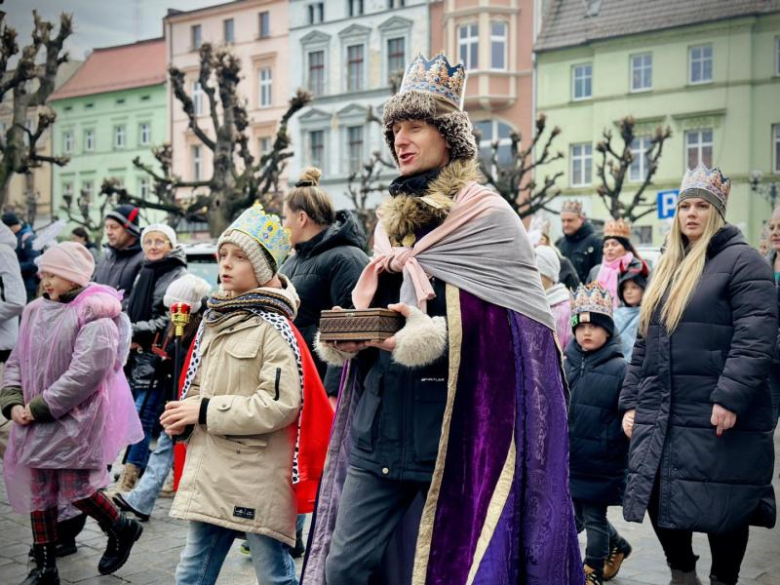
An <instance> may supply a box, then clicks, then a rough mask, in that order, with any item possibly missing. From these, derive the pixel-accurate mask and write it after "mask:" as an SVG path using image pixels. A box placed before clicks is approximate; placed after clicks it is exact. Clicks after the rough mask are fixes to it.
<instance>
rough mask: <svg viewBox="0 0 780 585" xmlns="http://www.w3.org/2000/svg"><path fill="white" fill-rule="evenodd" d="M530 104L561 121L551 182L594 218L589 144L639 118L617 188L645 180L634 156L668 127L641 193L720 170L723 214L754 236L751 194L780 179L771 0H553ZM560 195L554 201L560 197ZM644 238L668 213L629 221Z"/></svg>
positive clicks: (764, 205) (655, 235)
mask: <svg viewBox="0 0 780 585" xmlns="http://www.w3.org/2000/svg"><path fill="white" fill-rule="evenodd" d="M535 51H536V63H537V72H536V74H537V87H536V110H537V111H538V112H544V113H546V114H547V116H548V119H549V122H550V124H553V125H557V126H560V127H561V128H562V130H563V133H562V134H561V136H560V137H559V138H558V142H557V147H556V148H557V149H560V150H563V151H564V152H565V154H566V157H565V158H564V159H563V160H562V161H559V162H558V163H557V166H556V167H555V168H550V169H549V170H547V168H545V170H544V171H542V172H544V173H548V172H549V173H552V172H553V171H555V170H562V171H564V175H563V177H562V178H561V179H560V180H559V185H561V186H562V187H563V194H564V195H565V196H576V197H578V198H581V199H582V200H583V202H584V204H585V208H586V209H587V210H588V211H589V215H590V216H591V217H593V218H595V219H604V218H606V217H607V216H608V214H607V210H606V207H605V206H604V204H603V203H602V202H601V200H600V199H599V198H598V196H596V195H595V189H596V187H597V186H598V179H597V174H596V163H597V162H598V161H600V160H601V155H600V153H598V152H597V151H596V148H595V146H596V143H597V142H598V141H599V140H600V139H601V136H602V131H603V130H604V128H607V127H610V128H612V129H613V134H614V135H615V138H614V139H613V144H617V145H620V146H622V141H621V140H620V138H619V132H618V131H617V122H618V120H620V119H621V118H622V117H624V116H627V115H632V116H634V118H635V119H636V120H637V128H638V131H637V140H636V141H635V153H636V156H635V158H636V160H635V162H634V166H633V167H632V169H631V172H630V173H629V175H630V177H629V179H633V180H634V182H631V181H629V183H628V184H627V185H626V186H625V187H624V189H623V195H628V194H630V193H632V192H633V191H634V190H635V189H636V185H637V183H636V180H639V178H640V177H643V176H644V165H645V164H646V163H647V161H646V159H645V157H644V156H642V153H643V152H644V150H645V149H646V148H647V146H648V141H649V136H650V134H652V132H653V130H654V128H655V127H656V126H658V125H659V124H660V125H663V126H666V125H668V126H670V127H671V130H672V132H673V136H672V138H670V139H669V140H667V142H666V143H665V145H664V151H663V155H662V157H661V159H660V161H659V168H658V172H657V174H656V175H655V177H654V179H653V185H652V186H651V187H650V191H651V192H652V194H653V196H654V197H655V193H656V192H658V191H662V190H668V189H676V188H677V187H679V184H680V180H681V178H682V176H683V174H684V172H685V169H686V167H687V166H688V165H694V166H695V164H696V163H698V162H703V163H704V164H706V165H708V166H719V167H720V168H721V169H722V170H723V172H724V174H726V175H727V176H729V177H730V178H731V179H732V181H733V187H732V190H731V197H730V201H729V207H728V215H727V219H728V220H729V221H730V222H731V223H734V224H736V225H738V226H739V227H740V228H742V229H743V231H744V232H745V235H746V237H747V238H748V239H749V241H750V242H751V243H753V244H757V243H758V239H759V236H760V233H761V230H762V226H763V222H765V221H766V220H767V219H768V218H769V215H770V204H769V203H768V202H767V201H766V200H765V199H764V198H762V197H761V196H760V195H759V194H758V193H756V192H754V191H752V190H751V185H750V178H751V173H752V172H753V171H760V172H761V173H762V174H763V184H764V185H766V184H767V183H770V182H772V181H775V182H780V0H745V1H741V2H724V1H722V0H690V1H685V2H681V1H680V0H653V1H648V0H585V1H583V0H551V1H549V2H547V3H546V6H545V13H544V17H543V22H542V28H541V31H540V34H539V37H538V39H537V43H536V46H535ZM561 199H562V198H559V202H560V200H561ZM636 228H637V229H636V230H635V232H636V233H637V237H639V236H640V235H641V239H642V240H643V243H654V244H655V245H658V244H660V243H661V242H662V241H663V237H664V235H665V233H666V232H667V230H668V220H661V219H659V218H658V217H657V215H656V214H653V215H651V216H648V217H646V218H644V219H643V220H640V221H639V222H638V225H637V226H636Z"/></svg>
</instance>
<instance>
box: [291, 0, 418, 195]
mask: <svg viewBox="0 0 780 585" xmlns="http://www.w3.org/2000/svg"><path fill="white" fill-rule="evenodd" d="M289 6H290V63H289V65H290V68H289V75H288V80H289V92H290V93H292V92H294V91H295V90H296V89H297V88H299V87H304V88H308V89H309V90H310V91H311V92H312V94H313V101H312V104H311V106H310V107H308V108H306V109H305V110H303V111H302V112H301V113H300V114H299V115H297V116H295V117H294V118H293V119H292V120H291V124H290V132H291V136H292V140H293V150H294V151H295V155H294V156H293V158H291V159H290V166H289V174H288V176H289V177H290V179H294V178H296V177H297V176H298V175H299V174H300V172H301V171H302V170H303V168H305V167H307V166H310V165H311V166H315V167H319V168H321V169H322V171H323V177H322V180H321V184H322V185H323V187H324V188H325V189H326V190H327V192H328V193H329V194H330V195H331V197H332V198H333V199H334V202H335V204H336V206H337V207H338V208H345V207H351V206H352V204H351V202H350V200H349V198H348V197H347V184H348V179H349V177H350V175H352V174H354V173H359V171H360V168H361V165H362V163H363V162H364V161H366V160H367V159H368V158H369V157H370V156H371V153H373V152H375V151H379V152H381V153H382V156H383V157H384V158H385V160H388V161H392V158H391V156H390V152H389V150H388V149H387V146H386V145H385V140H384V134H383V130H382V127H381V124H378V123H376V122H371V123H369V122H368V121H367V120H368V116H369V112H372V113H373V114H374V115H376V116H379V117H380V118H381V111H382V106H383V104H384V103H385V102H386V101H387V99H388V98H389V97H390V96H391V94H392V89H391V84H390V77H391V75H392V74H393V73H396V72H403V70H404V69H405V68H406V66H407V65H408V63H409V62H411V60H412V59H413V58H414V57H415V56H416V55H417V54H418V53H422V54H424V55H426V56H427V55H429V53H430V48H431V45H430V34H429V6H428V1H427V0H345V1H344V2H330V1H328V2H321V1H320V2H313V1H310V0H291V1H290V4H289ZM395 175H396V172H395V170H394V169H383V170H382V172H381V174H380V181H381V182H385V183H389V181H390V180H392V179H393V178H395ZM381 197H382V195H381V194H376V195H375V199H376V201H379V200H380V199H381ZM376 201H374V203H375V202H376Z"/></svg>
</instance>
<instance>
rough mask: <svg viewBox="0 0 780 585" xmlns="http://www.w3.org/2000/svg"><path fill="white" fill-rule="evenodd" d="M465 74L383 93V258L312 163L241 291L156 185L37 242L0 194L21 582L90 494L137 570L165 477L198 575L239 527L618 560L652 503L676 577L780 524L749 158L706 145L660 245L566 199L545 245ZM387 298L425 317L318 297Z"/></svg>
mask: <svg viewBox="0 0 780 585" xmlns="http://www.w3.org/2000/svg"><path fill="white" fill-rule="evenodd" d="M465 79H466V73H465V70H464V69H463V67H462V66H459V65H458V66H452V65H450V63H449V62H448V61H447V60H446V58H445V57H443V56H438V57H436V58H434V59H432V60H430V61H428V60H426V59H424V58H423V57H422V56H420V57H418V58H417V59H416V60H415V61H414V62H413V63H412V64H411V65H410V66H409V68H408V69H407V72H406V75H405V76H404V79H403V82H402V84H401V87H400V89H399V92H398V93H397V94H396V95H395V96H394V97H393V98H391V99H390V100H389V101H388V103H387V104H386V105H385V108H384V114H383V115H384V131H385V137H386V139H387V143H388V146H389V148H390V151H391V152H392V153H393V157H394V159H395V162H396V163H397V165H398V168H399V176H398V178H397V179H395V180H394V181H393V182H392V184H391V185H390V187H389V193H390V197H389V198H388V199H387V200H386V201H385V202H384V203H383V204H382V206H381V208H380V210H379V213H378V224H377V227H376V231H375V233H374V235H373V245H372V248H373V256H372V257H371V258H369V256H368V255H367V254H366V252H365V250H366V249H367V247H368V241H367V237H366V234H364V233H363V230H362V228H361V227H360V225H359V224H358V222H357V221H356V219H355V217H354V216H353V215H352V214H351V213H348V212H336V211H335V209H334V206H333V202H332V200H331V198H330V196H329V195H328V194H327V193H326V191H325V190H324V189H323V188H322V187H321V186H320V184H319V183H320V178H321V172H320V171H319V170H318V169H314V168H310V169H306V170H305V171H304V172H303V173H302V175H301V176H300V178H299V180H298V181H297V182H296V183H295V184H294V186H293V187H292V188H290V189H289V191H288V192H287V193H286V194H285V197H284V204H283V213H282V216H283V217H281V218H280V217H278V216H276V215H274V214H273V213H269V212H268V211H266V210H265V209H263V207H262V206H260V205H259V204H256V205H254V206H253V207H251V208H249V209H247V210H245V211H244V212H243V213H242V214H241V215H240V216H238V217H237V218H236V219H235V220H234V221H233V223H232V224H231V225H230V226H229V227H228V228H227V229H226V230H225V231H224V232H223V233H222V234H221V235H220V237H219V239H218V241H217V261H218V265H219V280H220V282H219V289H218V290H212V287H211V285H210V284H209V283H208V282H206V281H204V280H203V279H201V278H199V277H197V276H195V275H193V274H191V273H189V272H188V269H187V261H186V256H185V254H184V252H183V250H182V247H181V246H180V245H179V243H178V238H177V234H176V232H175V231H174V230H173V229H172V228H171V227H169V226H168V225H166V224H159V223H155V224H150V225H147V226H145V227H142V226H141V225H140V218H139V210H138V209H137V208H136V207H134V206H132V205H119V206H118V207H116V208H115V209H113V210H112V211H110V212H109V213H108V214H107V215H106V217H105V218H104V228H105V232H104V233H105V236H106V239H107V245H106V246H105V247H104V248H103V250H98V249H97V248H96V247H95V245H94V244H93V243H92V242H91V240H90V237H89V234H88V233H86V232H85V231H84V230H80V229H76V230H74V231H73V233H72V241H68V242H62V243H57V244H55V245H52V246H50V247H48V248H47V249H45V250H44V251H41V250H38V249H37V246H36V245H35V243H34V241H35V235H34V233H33V232H32V230H31V229H30V228H29V226H26V225H24V224H23V222H21V221H20V219H19V218H18V217H17V216H16V215H15V214H13V213H6V214H4V215H3V218H2V219H3V224H2V225H0V363H1V364H2V365H1V366H0V367H2V368H3V370H2V384H0V412H2V415H3V416H4V417H5V418H6V419H7V420H4V421H3V423H2V426H1V427H0V439H2V440H1V441H0V445H1V446H2V448H3V450H4V452H5V457H4V466H3V474H4V479H5V484H6V493H7V495H8V500H9V502H10V503H11V505H12V507H13V509H14V510H15V511H16V512H18V513H23V514H27V515H29V517H30V521H31V527H32V533H33V534H32V536H33V538H32V547H31V551H30V555H31V558H32V561H33V568H32V570H31V571H30V573H29V575H28V576H27V578H26V580H25V581H24V584H25V585H34V584H56V583H59V577H58V570H57V558H58V557H62V556H65V555H69V554H76V553H77V552H78V547H77V540H76V537H77V536H78V534H79V532H80V531H81V530H82V529H83V527H84V523H85V521H86V518H87V516H90V517H92V518H93V519H94V520H95V521H96V522H97V523H98V525H99V526H100V527H101V528H102V529H103V531H104V532H105V533H106V535H107V539H108V542H107V545H106V550H105V553H104V555H103V556H102V558H101V559H100V561H99V564H98V570H99V572H100V573H101V574H111V573H114V572H116V571H117V570H118V569H119V568H120V567H122V566H123V565H124V563H125V562H127V560H128V558H129V557H130V555H131V552H132V549H133V547H134V545H135V543H136V542H138V540H139V539H140V538H142V534H143V523H144V522H146V521H148V520H149V519H150V517H151V515H152V514H153V511H154V508H155V502H156V500H157V498H158V497H160V496H161V495H166V492H170V491H172V490H169V489H166V486H165V484H166V479H167V478H168V477H169V476H174V477H175V478H176V479H175V482H176V483H177V484H178V485H176V489H175V499H174V501H173V504H172V507H171V512H170V513H171V516H173V517H174V518H178V519H181V520H183V521H186V523H187V528H186V544H185V546H184V549H183V551H182V553H181V558H180V561H179V563H178V566H177V567H176V571H175V575H176V577H175V579H176V583H179V584H181V585H184V584H193V583H199V584H209V583H216V581H217V579H218V576H219V573H220V570H221V567H222V564H223V562H224V560H225V558H226V556H227V554H228V551H229V550H230V548H231V546H232V544H233V542H234V540H235V539H236V538H240V539H243V540H244V541H245V542H244V545H243V548H244V549H245V550H246V552H247V553H248V554H249V555H250V556H251V559H252V563H253V566H254V568H255V572H256V575H257V579H258V582H259V583H261V584H284V585H295V584H297V583H298V582H299V578H298V577H297V576H296V570H295V564H294V561H293V559H294V557H299V556H304V567H303V573H302V575H301V577H300V582H301V583H303V584H305V585H342V584H344V585H347V584H348V585H367V584H368V583H375V582H377V581H376V579H377V578H380V577H381V579H383V582H386V583H388V584H391V583H392V584H395V583H398V584H401V583H408V582H412V581H413V582H415V583H438V582H443V581H442V579H446V582H448V583H467V582H475V583H476V582H479V583H499V582H535V583H555V584H568V585H575V584H576V585H582V584H587V585H595V584H601V583H603V582H605V581H609V580H611V579H613V578H614V577H615V576H616V575H617V574H618V572H619V571H620V569H621V566H622V564H623V563H624V562H625V561H626V559H628V558H629V557H630V556H631V554H632V552H633V551H632V547H631V544H630V543H629V542H628V541H627V540H626V538H625V537H624V536H621V535H620V534H619V533H618V532H617V530H616V529H615V527H614V526H613V525H612V524H611V523H610V522H609V520H608V518H607V509H608V507H610V506H622V507H623V515H624V517H625V518H626V520H628V521H633V522H643V521H644V517H645V513H647V515H648V516H649V518H650V522H651V524H652V527H653V529H654V531H655V534H656V535H657V538H658V540H659V542H660V544H661V546H662V548H663V551H664V554H665V556H666V560H667V563H668V565H669V570H670V578H671V581H670V583H672V584H678V585H682V584H691V585H695V584H697V583H701V581H700V580H699V577H698V576H697V572H696V562H697V559H698V557H697V556H696V555H695V554H694V551H693V549H692V533H693V532H702V533H706V534H707V536H708V539H709V545H710V548H711V550H712V558H713V563H712V567H711V568H710V572H709V580H710V583H711V584H712V585H721V584H725V585H733V584H736V583H737V582H738V579H739V572H740V567H741V564H742V560H743V558H744V555H745V551H746V549H747V545H748V540H749V527H750V526H762V527H767V528H771V527H772V526H774V522H775V499H774V493H773V488H772V483H771V480H772V473H773V464H774V444H773V435H774V430H775V426H776V423H777V420H778V410H779V409H780V352H778V341H779V340H780V336H779V335H778V331H779V329H778V305H779V304H780V285H778V282H780V255H778V251H780V212H778V213H776V214H774V215H773V216H772V218H771V220H770V222H769V233H770V235H771V246H772V249H771V251H769V253H768V256H767V257H766V258H765V257H762V256H761V255H760V254H759V253H758V252H757V251H756V250H754V249H753V248H751V247H750V246H749V245H748V244H747V242H746V240H745V238H744V237H743V236H742V234H741V232H740V230H739V229H738V228H737V227H735V226H733V225H731V224H728V223H727V222H726V221H725V215H726V207H727V204H728V196H729V190H730V181H729V180H728V179H727V178H726V177H724V176H723V174H722V173H721V172H720V170H718V169H707V168H704V167H698V168H696V169H693V170H691V171H688V172H687V173H686V175H685V177H683V180H682V185H681V189H680V197H679V201H678V205H677V213H676V217H675V220H674V222H673V224H672V227H671V231H670V234H669V236H668V238H667V241H666V244H665V250H664V251H663V253H662V255H661V256H660V259H659V260H658V262H657V264H656V265H655V266H652V267H651V266H650V265H649V264H648V262H647V261H645V260H644V259H642V257H641V256H640V253H639V252H638V250H637V248H636V246H634V244H633V242H632V234H631V226H630V225H629V224H628V223H627V222H625V221H623V220H612V221H610V222H608V223H607V224H606V225H605V227H604V231H603V234H599V233H598V232H597V230H596V229H595V228H594V226H593V225H592V223H591V222H590V221H588V219H587V218H586V217H585V215H584V213H583V209H582V206H581V204H580V203H578V202H574V201H567V202H566V203H564V205H563V207H562V210H561V228H562V231H563V236H562V237H561V239H559V240H558V241H557V242H555V244H553V241H552V238H551V233H552V225H551V223H550V221H549V220H547V219H545V218H542V217H539V218H536V219H535V220H534V221H533V222H532V224H531V226H530V229H529V230H528V231H526V229H525V228H524V227H523V225H522V223H521V221H520V218H519V217H518V216H517V214H516V213H514V212H513V211H512V209H511V208H510V207H509V206H508V204H507V203H506V202H505V201H504V200H503V199H502V198H501V197H500V196H499V195H497V194H496V193H494V192H493V191H491V190H490V189H488V188H486V187H484V186H483V185H481V184H480V182H479V175H478V164H477V155H478V149H477V145H476V143H475V140H474V135H473V133H472V131H471V123H470V121H469V118H468V115H467V114H466V113H465V112H464V111H463V109H462V97H463V89H464V84H465ZM183 307H184V308H183ZM369 308H389V309H390V310H392V311H395V312H396V313H398V314H399V315H400V316H401V317H402V318H403V325H402V327H401V328H400V330H398V331H397V332H396V333H395V334H393V335H391V336H390V337H388V338H385V339H368V340H362V341H358V340H345V341H325V340H324V339H321V338H320V335H319V327H320V314H321V312H322V311H323V310H328V309H335V310H339V309H354V310H361V309H369ZM171 311H174V312H177V313H181V312H182V311H183V312H185V313H187V314H188V315H189V320H188V322H187V323H186V325H183V324H181V323H179V322H178V321H175V320H172V318H171ZM350 314H351V312H350ZM566 438H568V441H567V440H566ZM178 445H183V446H186V447H179V446H178ZM182 449H185V450H186V455H185V456H183V454H182ZM747 455H749V456H747ZM182 457H183V460H182ZM120 468H121V469H120ZM115 472H119V473H118V477H117V481H116V483H112V482H111V474H112V473H115ZM309 514H313V516H312V521H311V528H310V531H309V535H308V542H306V543H304V538H303V528H304V523H305V518H306V516H307V515H309ZM582 531H585V532H586V537H587V545H586V548H585V555H584V558H583V557H582V555H581V552H580V547H579V543H578V538H577V534H578V533H580V532H582ZM445 576H446V577H445Z"/></svg>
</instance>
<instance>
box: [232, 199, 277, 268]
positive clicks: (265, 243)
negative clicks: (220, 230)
mask: <svg viewBox="0 0 780 585" xmlns="http://www.w3.org/2000/svg"><path fill="white" fill-rule="evenodd" d="M230 230H235V231H237V232H241V233H242V234H245V235H247V236H249V237H250V238H252V239H253V240H255V241H256V242H257V243H258V244H260V245H261V246H262V247H263V248H265V250H266V251H267V252H268V253H269V254H270V255H271V257H272V258H273V259H274V260H275V261H276V266H277V267H279V266H281V265H282V262H284V259H285V258H287V254H288V253H289V252H290V248H292V244H291V243H290V230H288V229H287V228H284V227H282V221H281V220H280V219H279V216H278V215H275V214H273V213H266V211H265V209H263V206H262V205H261V204H260V203H255V204H254V205H253V206H252V207H250V208H249V209H247V210H245V211H244V212H243V213H242V214H241V215H239V216H238V217H237V218H236V219H235V221H234V222H233V223H231V224H230V227H228V229H227V230H225V232H229V231H230Z"/></svg>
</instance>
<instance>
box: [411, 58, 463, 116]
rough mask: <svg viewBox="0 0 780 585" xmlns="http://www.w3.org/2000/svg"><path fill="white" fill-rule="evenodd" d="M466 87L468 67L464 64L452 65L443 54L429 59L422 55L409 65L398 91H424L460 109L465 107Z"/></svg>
mask: <svg viewBox="0 0 780 585" xmlns="http://www.w3.org/2000/svg"><path fill="white" fill-rule="evenodd" d="M465 88H466V69H465V68H464V67H463V65H460V64H458V65H450V62H449V61H448V60H447V57H445V56H444V55H442V54H438V55H436V56H435V57H434V58H433V59H431V60H430V61H428V60H427V59H426V58H425V57H423V56H422V55H417V58H416V59H415V60H414V61H412V63H411V64H410V65H409V67H407V69H406V73H404V78H403V81H401V88H400V89H399V91H398V93H405V92H407V91H424V92H426V93H432V94H434V95H436V96H438V97H440V98H443V99H445V100H447V101H448V102H450V103H451V104H452V105H454V106H455V107H456V108H458V109H459V110H462V109H463V94H464V90H465Z"/></svg>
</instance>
